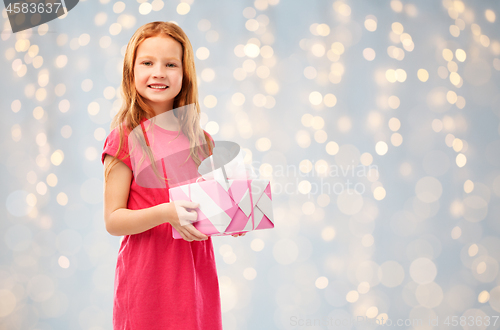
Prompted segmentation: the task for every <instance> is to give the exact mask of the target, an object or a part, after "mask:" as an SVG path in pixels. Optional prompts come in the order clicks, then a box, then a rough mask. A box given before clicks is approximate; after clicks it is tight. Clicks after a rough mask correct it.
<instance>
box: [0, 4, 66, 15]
mask: <svg viewBox="0 0 500 330" xmlns="http://www.w3.org/2000/svg"><path fill="white" fill-rule="evenodd" d="M61 5H62V3H54V4H52V3H43V2H40V3H33V2H32V3H26V2H24V3H22V4H21V3H14V4H12V3H9V5H8V6H7V8H5V9H6V10H7V13H9V14H19V13H23V14H27V13H30V14H35V13H38V14H42V13H47V14H50V13H52V10H55V12H56V13H57V12H58V11H59V8H60V7H61ZM53 6H56V8H53Z"/></svg>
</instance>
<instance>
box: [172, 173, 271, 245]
mask: <svg viewBox="0 0 500 330" xmlns="http://www.w3.org/2000/svg"><path fill="white" fill-rule="evenodd" d="M226 188H227V190H226ZM169 193H170V199H171V200H172V201H176V200H187V201H192V202H196V203H199V204H200V206H199V207H198V208H197V209H196V212H197V214H198V215H197V218H196V221H195V222H193V226H194V227H195V228H196V229H197V230H199V231H200V232H202V233H203V234H205V235H208V236H222V235H233V234H236V233H243V232H248V231H252V230H258V229H267V228H273V227H274V223H273V221H274V219H273V208H272V195H271V185H270V182H269V180H260V179H253V180H228V185H227V186H225V185H221V184H220V183H219V182H218V181H217V180H206V181H201V182H196V183H191V184H187V185H182V186H178V187H175V188H171V189H170V190H169ZM172 232H173V237H174V238H182V237H181V235H180V234H179V232H177V230H175V229H174V228H172Z"/></svg>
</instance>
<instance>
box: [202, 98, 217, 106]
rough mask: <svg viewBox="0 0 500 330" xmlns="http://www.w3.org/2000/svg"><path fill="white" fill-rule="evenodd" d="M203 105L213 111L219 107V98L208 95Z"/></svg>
mask: <svg viewBox="0 0 500 330" xmlns="http://www.w3.org/2000/svg"><path fill="white" fill-rule="evenodd" d="M203 104H204V105H205V106H206V107H207V108H210V109H211V108H213V107H215V106H216V105H217V98H216V97H215V96H214V95H207V96H205V98H204V99H203Z"/></svg>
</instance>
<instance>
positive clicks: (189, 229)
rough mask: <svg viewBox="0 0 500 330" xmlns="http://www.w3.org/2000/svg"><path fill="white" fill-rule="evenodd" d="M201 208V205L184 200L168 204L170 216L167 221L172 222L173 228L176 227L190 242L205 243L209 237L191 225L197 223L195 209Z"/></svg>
mask: <svg viewBox="0 0 500 330" xmlns="http://www.w3.org/2000/svg"><path fill="white" fill-rule="evenodd" d="M199 206H200V204H199V203H195V202H189V201H183V200H180V201H173V202H170V203H167V207H168V208H169V212H168V213H169V215H170V216H169V217H168V219H169V220H167V221H168V222H170V224H171V225H172V227H174V228H175V230H177V231H178V232H179V234H180V235H181V236H182V238H183V239H184V240H186V241H188V242H192V241H204V240H206V239H208V236H207V235H205V234H203V233H202V232H200V231H199V230H198V229H196V228H195V227H194V226H193V225H192V224H191V223H192V222H194V221H196V218H197V216H198V215H197V213H196V210H194V209H196V208H198V207H199ZM189 209H191V211H189Z"/></svg>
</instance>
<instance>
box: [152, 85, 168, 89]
mask: <svg viewBox="0 0 500 330" xmlns="http://www.w3.org/2000/svg"><path fill="white" fill-rule="evenodd" d="M149 87H151V88H156V89H165V88H167V86H152V85H150V86H149Z"/></svg>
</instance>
